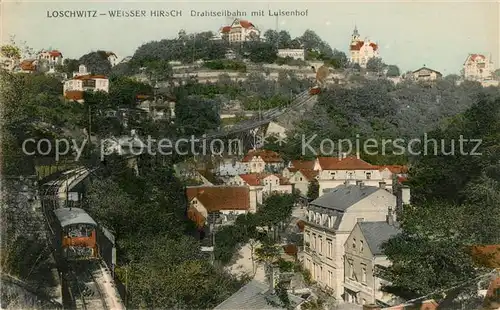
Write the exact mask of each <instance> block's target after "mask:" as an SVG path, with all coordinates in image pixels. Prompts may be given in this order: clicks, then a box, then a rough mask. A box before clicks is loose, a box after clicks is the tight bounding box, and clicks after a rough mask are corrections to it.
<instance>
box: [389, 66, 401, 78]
mask: <svg viewBox="0 0 500 310" xmlns="http://www.w3.org/2000/svg"><path fill="white" fill-rule="evenodd" d="M399 75H400V73H399V68H398V66H395V65H389V66H387V76H388V77H397V76H399Z"/></svg>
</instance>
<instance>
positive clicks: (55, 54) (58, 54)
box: [48, 50, 62, 57]
mask: <svg viewBox="0 0 500 310" xmlns="http://www.w3.org/2000/svg"><path fill="white" fill-rule="evenodd" d="M48 53H49V55H50V56H52V57H62V53H61V52H59V51H58V50H53V51H50V52H48Z"/></svg>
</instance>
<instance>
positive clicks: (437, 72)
mask: <svg viewBox="0 0 500 310" xmlns="http://www.w3.org/2000/svg"><path fill="white" fill-rule="evenodd" d="M422 70H428V71H431V72H435V73H436V74H439V75H442V74H441V72H439V71H436V70H432V69H430V68H427V67H425V66H424V67H422V68H420V69H417V70H415V71H413V72H412V73H417V72H419V71H422Z"/></svg>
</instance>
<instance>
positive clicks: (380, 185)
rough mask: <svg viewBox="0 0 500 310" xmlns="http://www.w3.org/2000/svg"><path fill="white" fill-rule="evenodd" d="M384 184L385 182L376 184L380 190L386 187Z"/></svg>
mask: <svg viewBox="0 0 500 310" xmlns="http://www.w3.org/2000/svg"><path fill="white" fill-rule="evenodd" d="M386 184H387V183H385V182H378V186H379V187H380V188H381V189H385V185H386Z"/></svg>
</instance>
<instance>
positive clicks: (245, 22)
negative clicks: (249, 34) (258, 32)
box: [240, 20, 255, 29]
mask: <svg viewBox="0 0 500 310" xmlns="http://www.w3.org/2000/svg"><path fill="white" fill-rule="evenodd" d="M240 25H241V27H243V28H246V29H248V28H254V27H255V26H254V25H253V24H252V23H251V22H249V21H248V20H240Z"/></svg>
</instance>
